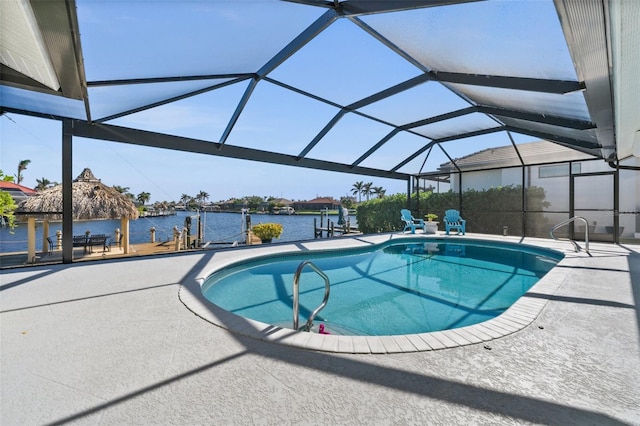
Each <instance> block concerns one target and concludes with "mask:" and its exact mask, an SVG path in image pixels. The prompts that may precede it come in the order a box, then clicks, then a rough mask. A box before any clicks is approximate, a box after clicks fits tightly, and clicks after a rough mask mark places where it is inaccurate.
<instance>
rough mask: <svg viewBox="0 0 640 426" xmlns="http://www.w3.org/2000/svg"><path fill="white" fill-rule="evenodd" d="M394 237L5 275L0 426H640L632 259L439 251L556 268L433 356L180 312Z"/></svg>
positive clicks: (621, 252) (637, 252) (632, 250)
mask: <svg viewBox="0 0 640 426" xmlns="http://www.w3.org/2000/svg"><path fill="white" fill-rule="evenodd" d="M391 237H392V234H384V235H378V236H358V237H355V238H344V237H343V238H337V239H331V240H311V241H306V242H299V243H289V244H275V245H270V246H257V247H251V248H242V249H230V250H211V251H203V252H196V253H193V252H190V253H183V254H171V255H162V256H151V257H138V258H133V259H125V258H122V259H113V260H105V261H96V262H81V263H77V264H73V265H44V266H35V267H29V268H20V269H11V270H4V271H2V273H1V275H0V278H1V281H0V357H1V358H0V404H1V405H0V409H1V411H0V424H2V425H32V424H33V425H36V424H66V423H74V424H104V425H107V424H120V425H122V424H127V425H130V424H185V425H187V424H189V425H190V424H279V425H280V424H418V423H420V424H478V423H482V424H486V423H493V424H513V423H517V424H523V423H538V424H562V425H567V424H580V425H584V424H598V425H599V424H640V408H639V405H638V401H639V400H640V332H639V328H640V246H638V245H613V244H595V243H592V244H591V256H587V255H585V254H584V253H575V252H573V250H572V246H571V245H570V244H569V243H567V242H554V241H550V240H544V239H533V238H525V239H520V238H515V237H496V236H484V235H473V234H468V235H467V236H466V237H454V236H452V237H450V238H451V239H456V238H476V237H477V238H486V239H493V240H506V241H511V242H524V243H526V244H532V245H540V246H543V247H548V248H555V249H558V250H560V251H562V252H563V253H564V254H565V255H566V257H565V259H563V261H562V262H561V263H560V264H559V265H558V266H557V267H556V268H555V269H554V270H553V271H551V272H550V273H549V274H548V275H547V276H548V277H549V276H550V278H551V280H550V281H549V282H550V283H551V284H548V285H549V287H547V289H546V291H535V292H530V294H529V295H528V296H527V298H528V299H532V300H533V301H535V302H536V303H535V305H536V306H539V307H540V309H539V312H537V313H535V314H533V315H531V314H530V316H531V318H530V321H528V320H527V321H521V322H524V323H525V324H521V327H519V329H518V330H514V331H513V332H511V333H510V334H508V335H506V336H504V337H499V338H496V339H493V340H489V341H480V342H477V343H474V342H466V343H467V344H464V345H463V346H456V347H451V348H442V349H438V350H425V351H412V352H405V353H402V352H396V351H385V352H396V353H385V354H377V353H357V354H352V353H334V352H321V351H312V350H307V349H301V348H296V347H291V346H287V345H282V344H277V343H275V344H274V343H272V342H265V341H261V340H257V339H256V338H251V337H246V336H243V335H241V334H238V333H234V332H230V331H228V330H227V329H225V328H222V327H219V326H216V325H213V324H211V323H210V322H208V321H206V320H203V319H202V318H201V317H200V316H197V315H194V313H193V312H192V311H190V310H189V309H187V307H186V306H185V304H183V302H185V301H186V299H188V298H195V299H196V300H197V296H198V295H197V294H194V291H193V289H194V287H193V283H194V282H198V281H197V280H198V278H201V277H202V276H203V275H206V273H207V271H208V270H209V268H211V267H213V266H215V265H218V264H224V263H230V262H233V261H234V259H236V258H237V256H238V255H241V254H242V255H246V254H247V253H250V254H251V255H254V254H255V255H257V254H260V253H267V252H273V251H278V250H283V249H294V248H295V249H298V250H308V249H313V248H318V247H322V248H327V247H331V246H344V245H350V244H371V243H372V242H377V241H381V240H382V239H385V238H391ZM532 290H533V289H532ZM192 302H193V300H191V301H186V302H185V303H186V304H187V305H190V304H191V303H192ZM191 307H192V306H191ZM201 308H202V309H204V312H205V314H206V313H207V311H208V312H210V313H214V314H215V313H216V312H215V309H213V308H206V307H204V306H203V307H201ZM524 311H526V309H525V310H524ZM524 311H523V312H524ZM523 312H521V314H522V313H523ZM198 315H201V313H198ZM247 324H248V325H247ZM247 324H245V328H248V329H250V328H251V326H252V324H251V323H250V322H247ZM234 327H235V326H234ZM255 332H256V333H257V334H258V335H273V334H275V333H277V332H278V330H275V329H273V330H255ZM248 334H251V333H248ZM311 337H314V338H315V336H309V339H310V338H311ZM318 337H320V336H318ZM330 337H336V338H337V337H338V336H330ZM412 344H413V343H412ZM413 345H414V347H415V344H413ZM417 349H418V348H416V350H417ZM432 349H435V348H432Z"/></svg>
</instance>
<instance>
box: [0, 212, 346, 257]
mask: <svg viewBox="0 0 640 426" xmlns="http://www.w3.org/2000/svg"><path fill="white" fill-rule="evenodd" d="M197 215H198V213H196V212H185V211H179V212H177V213H176V215H175V216H162V217H141V218H139V219H137V220H132V221H131V222H129V228H130V240H129V242H130V243H131V244H141V243H148V242H150V241H151V232H150V229H151V228H155V229H156V242H161V241H170V240H172V239H173V228H174V226H176V227H178V229H179V230H182V228H183V227H184V226H185V219H186V217H187V216H189V217H191V223H192V224H191V234H192V235H196V233H197ZM314 218H316V219H317V224H318V226H319V225H320V214H318V215H270V214H252V215H251V222H252V224H253V225H256V224H258V223H267V222H273V223H279V224H281V225H282V226H283V228H284V231H283V233H282V236H281V237H280V238H279V239H275V240H274V242H288V241H302V240H309V239H313V219H314ZM329 218H330V219H331V220H332V221H333V222H337V220H338V216H337V215H335V216H329ZM200 220H201V221H202V224H203V230H204V238H203V240H204V241H209V242H212V243H233V242H234V241H238V242H244V235H243V234H242V229H243V216H242V215H241V214H239V213H211V212H209V213H206V212H202V213H200ZM326 220H327V219H326V216H325V218H324V223H325V226H326ZM350 221H351V224H352V226H355V225H356V221H355V217H354V216H350ZM118 228H120V220H117V219H114V220H91V221H75V222H74V223H73V235H84V234H85V232H86V231H90V232H91V234H105V235H110V236H113V237H115V232H116V229H118ZM58 230H62V223H61V222H51V223H50V224H49V236H50V237H51V239H52V240H54V241H55V236H56V231H58ZM41 244H42V223H41V222H38V223H37V228H36V249H37V250H40V249H41ZM21 251H27V224H26V223H18V224H17V226H16V228H15V229H14V230H13V232H11V230H10V229H9V228H0V253H11V252H21Z"/></svg>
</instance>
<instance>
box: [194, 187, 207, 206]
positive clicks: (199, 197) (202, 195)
mask: <svg viewBox="0 0 640 426" xmlns="http://www.w3.org/2000/svg"><path fill="white" fill-rule="evenodd" d="M208 199H209V194H207V193H206V192H205V191H200V192H198V195H196V200H198V203H200V207H202V204H203V203H204V202H205V201H207V200H208Z"/></svg>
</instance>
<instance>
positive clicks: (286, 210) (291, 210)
mask: <svg viewBox="0 0 640 426" xmlns="http://www.w3.org/2000/svg"><path fill="white" fill-rule="evenodd" d="M273 214H296V211H295V209H294V208H293V207H291V206H286V207H274V208H273Z"/></svg>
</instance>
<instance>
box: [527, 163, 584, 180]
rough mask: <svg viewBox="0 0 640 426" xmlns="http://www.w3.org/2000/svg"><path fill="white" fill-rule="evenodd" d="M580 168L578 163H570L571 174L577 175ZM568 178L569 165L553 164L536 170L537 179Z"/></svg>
mask: <svg viewBox="0 0 640 426" xmlns="http://www.w3.org/2000/svg"><path fill="white" fill-rule="evenodd" d="M581 170H582V168H581V167H580V163H572V164H571V174H574V175H575V174H578V173H580V171H581ZM562 176H569V164H568V163H565V164H554V165H551V166H540V167H539V168H538V177H539V178H541V179H542V178H551V177H562Z"/></svg>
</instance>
